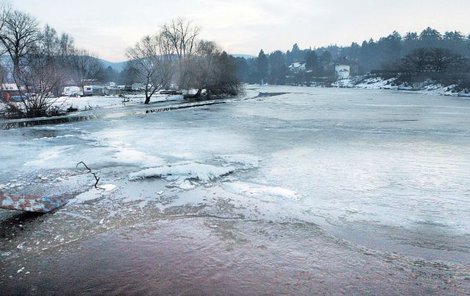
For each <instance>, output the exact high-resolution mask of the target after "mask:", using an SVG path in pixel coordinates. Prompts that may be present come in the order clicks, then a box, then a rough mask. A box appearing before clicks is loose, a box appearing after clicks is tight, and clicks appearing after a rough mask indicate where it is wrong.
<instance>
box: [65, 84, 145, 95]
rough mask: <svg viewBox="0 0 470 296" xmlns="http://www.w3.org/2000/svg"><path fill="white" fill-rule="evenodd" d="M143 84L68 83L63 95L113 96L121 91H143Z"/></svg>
mask: <svg viewBox="0 0 470 296" xmlns="http://www.w3.org/2000/svg"><path fill="white" fill-rule="evenodd" d="M144 88H145V85H144V84H143V83H134V84H132V85H118V84H116V83H115V82H109V83H108V84H105V85H103V84H90V85H84V86H83V87H81V86H76V85H69V86H66V87H64V90H63V92H62V95H63V96H67V97H89V96H115V95H119V94H121V93H123V92H140V91H143V90H144Z"/></svg>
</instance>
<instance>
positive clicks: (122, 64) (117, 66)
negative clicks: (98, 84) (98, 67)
mask: <svg viewBox="0 0 470 296" xmlns="http://www.w3.org/2000/svg"><path fill="white" fill-rule="evenodd" d="M98 60H99V61H100V62H101V63H102V64H103V66H104V67H105V68H108V67H111V68H113V69H114V70H115V71H117V72H121V71H122V70H124V69H125V68H126V65H127V61H126V62H117V63H116V62H110V61H107V60H103V59H98Z"/></svg>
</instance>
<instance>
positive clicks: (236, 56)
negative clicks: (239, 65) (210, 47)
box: [232, 53, 256, 60]
mask: <svg viewBox="0 0 470 296" xmlns="http://www.w3.org/2000/svg"><path fill="white" fill-rule="evenodd" d="M232 56H233V57H235V58H244V59H247V60H249V59H255V58H256V57H255V56H252V55H249V54H236V53H235V54H232Z"/></svg>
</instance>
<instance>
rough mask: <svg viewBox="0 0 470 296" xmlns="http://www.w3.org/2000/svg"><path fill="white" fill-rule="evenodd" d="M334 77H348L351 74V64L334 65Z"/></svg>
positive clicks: (340, 78)
mask: <svg viewBox="0 0 470 296" xmlns="http://www.w3.org/2000/svg"><path fill="white" fill-rule="evenodd" d="M335 72H336V78H337V79H338V80H344V79H349V77H350V76H351V66H349V65H336V66H335Z"/></svg>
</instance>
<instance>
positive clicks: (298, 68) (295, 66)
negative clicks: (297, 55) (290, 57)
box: [289, 63, 307, 73]
mask: <svg viewBox="0 0 470 296" xmlns="http://www.w3.org/2000/svg"><path fill="white" fill-rule="evenodd" d="M306 69H307V67H306V64H305V63H292V64H291V65H290V66H289V71H290V72H292V73H300V72H305V70H306Z"/></svg>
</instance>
